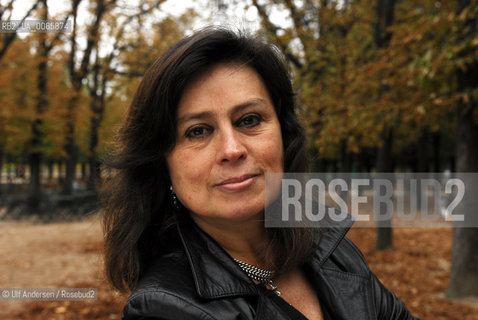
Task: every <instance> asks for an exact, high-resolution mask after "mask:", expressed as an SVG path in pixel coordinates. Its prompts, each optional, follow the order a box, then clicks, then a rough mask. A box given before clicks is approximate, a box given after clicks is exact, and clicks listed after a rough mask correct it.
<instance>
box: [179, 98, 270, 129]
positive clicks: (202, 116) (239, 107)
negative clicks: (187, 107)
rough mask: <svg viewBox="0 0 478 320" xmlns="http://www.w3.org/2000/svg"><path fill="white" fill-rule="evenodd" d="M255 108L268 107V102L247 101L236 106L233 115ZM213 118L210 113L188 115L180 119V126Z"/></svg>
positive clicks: (256, 99)
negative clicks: (192, 121)
mask: <svg viewBox="0 0 478 320" xmlns="http://www.w3.org/2000/svg"><path fill="white" fill-rule="evenodd" d="M253 106H266V101H265V100H264V99H261V98H252V99H250V100H247V101H245V102H243V103H241V104H238V105H236V106H234V107H233V108H232V111H231V114H235V113H238V112H241V111H242V110H244V109H247V108H249V107H253ZM212 117H213V113H212V112H209V111H204V112H198V113H188V114H185V115H183V116H182V117H180V118H178V124H180V123H184V122H188V121H191V120H201V119H208V118H212Z"/></svg>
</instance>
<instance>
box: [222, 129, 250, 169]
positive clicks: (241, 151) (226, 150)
mask: <svg viewBox="0 0 478 320" xmlns="http://www.w3.org/2000/svg"><path fill="white" fill-rule="evenodd" d="M239 135H240V134H239V133H238V132H236V131H235V130H234V128H232V127H231V128H226V129H223V130H221V132H220V133H219V135H218V137H217V138H218V141H217V144H218V145H217V152H216V162H217V163H218V164H223V163H226V162H229V163H233V162H235V161H237V160H241V159H242V160H243V159H245V158H246V157H247V148H246V146H245V145H244V143H243V141H241V137H240V136H239Z"/></svg>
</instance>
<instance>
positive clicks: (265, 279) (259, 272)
mask: <svg viewBox="0 0 478 320" xmlns="http://www.w3.org/2000/svg"><path fill="white" fill-rule="evenodd" d="M234 261H236V263H237V264H238V265H239V267H241V269H242V270H244V272H245V273H247V275H248V276H249V278H252V279H254V280H257V281H259V282H260V283H263V284H264V285H266V286H269V288H270V290H272V291H274V293H275V294H277V295H278V296H280V295H281V293H280V291H279V290H277V286H276V285H274V283H273V279H274V276H275V271H270V270H264V269H261V268H258V267H256V266H253V265H252V264H249V263H246V262H244V261H241V260H237V259H234Z"/></svg>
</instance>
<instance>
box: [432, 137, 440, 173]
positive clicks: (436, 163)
mask: <svg viewBox="0 0 478 320" xmlns="http://www.w3.org/2000/svg"><path fill="white" fill-rule="evenodd" d="M440 141H441V135H440V132H434V133H433V134H432V155H433V172H441V157H440V145H441V144H440Z"/></svg>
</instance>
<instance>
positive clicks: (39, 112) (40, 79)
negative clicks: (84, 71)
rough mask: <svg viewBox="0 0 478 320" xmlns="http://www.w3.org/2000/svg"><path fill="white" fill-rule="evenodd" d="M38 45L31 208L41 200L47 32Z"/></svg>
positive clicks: (45, 16)
mask: <svg viewBox="0 0 478 320" xmlns="http://www.w3.org/2000/svg"><path fill="white" fill-rule="evenodd" d="M39 2H40V3H42V8H41V10H42V19H43V20H45V21H46V20H48V7H47V2H46V0H41V1H39ZM38 36H39V40H40V41H39V46H38V58H39V63H38V75H37V88H38V96H37V101H36V119H35V120H34V121H33V124H32V139H31V145H30V148H31V151H30V155H29V157H28V158H29V159H28V160H29V165H30V186H29V190H28V205H29V207H30V209H31V210H36V209H38V207H39V205H40V200H41V160H42V154H41V152H40V151H39V148H40V146H41V143H42V141H43V132H42V131H41V126H42V124H43V119H42V116H43V113H44V111H45V108H46V106H47V104H48V102H47V74H46V73H47V61H48V51H49V50H48V48H47V43H46V41H47V40H46V34H45V33H40V34H39V35H38Z"/></svg>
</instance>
